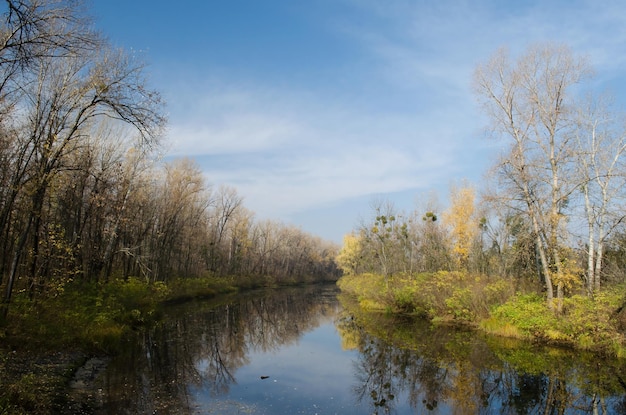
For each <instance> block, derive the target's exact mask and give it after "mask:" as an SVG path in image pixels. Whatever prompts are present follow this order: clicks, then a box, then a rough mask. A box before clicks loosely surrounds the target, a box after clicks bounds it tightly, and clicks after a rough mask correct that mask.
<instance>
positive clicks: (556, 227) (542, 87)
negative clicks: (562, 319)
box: [475, 44, 590, 309]
mask: <svg viewBox="0 0 626 415" xmlns="http://www.w3.org/2000/svg"><path fill="white" fill-rule="evenodd" d="M589 72H590V68H589V66H588V65H587V63H586V61H585V60H584V59H581V58H579V57H576V56H574V55H573V54H572V53H571V51H570V50H569V49H568V48H567V47H565V46H561V45H554V44H538V45H534V46H531V47H530V48H528V50H527V51H526V52H525V53H524V54H523V55H522V56H521V57H519V58H518V59H517V60H516V61H511V60H510V59H509V57H508V54H507V52H506V51H505V50H503V49H502V50H500V51H498V52H497V53H496V54H495V55H494V57H493V58H491V60H490V61H488V62H487V63H485V64H482V65H479V66H478V67H477V69H476V71H475V90H476V93H477V96H478V98H479V100H480V102H481V104H482V106H483V109H484V111H485V113H486V114H487V116H488V117H489V119H490V121H491V124H492V127H493V131H494V133H495V134H496V135H497V136H498V137H500V138H501V139H503V140H505V141H506V142H507V144H508V146H507V152H506V154H505V155H504V156H503V157H502V158H501V159H500V160H499V164H498V171H499V173H500V175H499V178H500V179H501V185H502V191H503V192H506V193H507V194H508V195H509V198H508V200H507V202H508V203H509V204H510V205H512V206H515V207H517V208H518V209H520V210H521V211H523V212H524V214H525V215H526V216H527V217H528V219H529V220H530V222H531V226H532V231H533V236H534V238H535V243H536V248H537V253H538V256H539V259H540V263H541V273H542V276H543V279H544V281H545V288H546V293H547V301H548V304H549V306H550V307H553V306H554V303H553V299H554V297H555V290H556V298H557V305H556V306H557V309H560V307H561V304H562V302H561V300H562V298H563V278H564V272H563V271H564V270H563V268H562V258H561V252H560V249H561V244H562V242H563V239H564V234H563V232H564V225H565V221H564V213H565V211H566V209H567V207H568V201H569V199H570V197H571V195H572V193H573V191H574V189H576V188H577V185H576V184H575V183H572V182H571V181H569V180H568V177H569V176H570V175H571V173H572V171H573V168H574V164H575V160H576V159H575V155H574V153H573V146H572V141H573V140H572V137H573V134H572V133H573V131H574V130H575V125H574V123H573V122H572V119H573V117H572V115H573V114H572V111H573V108H574V104H575V96H574V94H573V89H574V87H575V86H576V85H577V84H578V83H579V82H580V81H581V80H582V79H583V78H584V77H585V76H587V75H588V74H589Z"/></svg>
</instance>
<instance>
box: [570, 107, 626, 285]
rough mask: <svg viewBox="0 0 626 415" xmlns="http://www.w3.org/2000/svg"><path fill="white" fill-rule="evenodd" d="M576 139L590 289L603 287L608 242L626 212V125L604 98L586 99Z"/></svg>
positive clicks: (580, 114)
mask: <svg viewBox="0 0 626 415" xmlns="http://www.w3.org/2000/svg"><path fill="white" fill-rule="evenodd" d="M578 111H579V112H578V114H577V117H576V120H577V122H578V128H577V130H576V134H575V138H576V145H577V147H578V152H577V168H576V174H577V176H576V177H577V180H578V181H579V182H580V190H581V193H582V196H583V201H584V210H585V214H584V217H585V220H586V224H587V241H586V245H587V253H586V254H587V267H586V268H587V270H586V279H587V281H586V282H587V290H588V292H589V293H590V294H591V293H593V292H594V291H597V290H599V289H600V286H601V276H602V267H603V262H604V251H605V245H606V243H607V240H608V238H609V237H610V236H611V233H612V231H613V230H614V229H616V227H617V225H619V224H620V223H621V222H622V221H623V219H624V217H625V215H624V213H623V211H624V206H625V202H626V199H625V198H626V193H625V192H624V188H625V185H626V170H625V167H626V165H625V164H624V159H625V156H626V127H625V126H624V119H623V117H621V116H620V115H619V114H617V113H615V112H614V111H612V110H611V108H610V105H609V104H608V103H607V102H606V101H604V100H593V99H591V98H590V99H589V101H587V102H585V104H584V105H581V106H580V107H579V110H578Z"/></svg>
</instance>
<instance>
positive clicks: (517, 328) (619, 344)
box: [338, 271, 626, 359]
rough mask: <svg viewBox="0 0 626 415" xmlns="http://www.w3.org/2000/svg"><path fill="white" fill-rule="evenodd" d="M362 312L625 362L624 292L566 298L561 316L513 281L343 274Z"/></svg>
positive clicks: (444, 273)
mask: <svg viewBox="0 0 626 415" xmlns="http://www.w3.org/2000/svg"><path fill="white" fill-rule="evenodd" d="M338 285H339V287H340V288H341V290H342V291H343V292H345V293H348V294H350V295H352V296H354V297H355V298H356V299H357V300H358V302H359V304H360V306H361V307H362V308H364V309H366V310H376V311H381V312H386V313H395V314H417V315H420V316H423V317H425V318H428V319H430V320H431V321H432V322H433V323H434V324H455V325H462V326H466V327H471V328H473V329H476V330H482V331H484V332H486V333H488V334H492V335H497V336H503V337H511V338H518V339H524V340H530V341H533V342H540V343H545V344H554V345H559V346H567V347H572V348H578V349H582V350H588V351H591V352H595V353H600V354H603V355H607V356H611V357H615V358H620V359H626V307H625V304H626V289H625V287H623V286H620V287H611V288H604V290H603V291H602V292H600V293H598V294H597V295H595V296H594V297H593V298H590V297H587V296H585V295H571V296H570V297H568V298H566V299H565V300H564V305H563V313H562V314H560V315H557V314H555V313H554V311H552V310H550V309H549V308H548V306H547V303H546V301H545V298H544V297H543V295H542V294H541V293H537V292H534V291H532V290H530V289H528V288H526V287H520V286H515V285H514V283H513V282H512V281H507V280H503V279H489V278H487V277H485V276H481V275H470V274H468V273H465V272H448V271H441V272H434V273H422V274H417V275H395V276H393V277H387V278H385V277H383V276H381V275H376V274H361V275H347V276H344V277H342V278H341V279H340V280H339V282H338Z"/></svg>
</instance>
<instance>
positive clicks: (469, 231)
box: [443, 186, 479, 269]
mask: <svg viewBox="0 0 626 415" xmlns="http://www.w3.org/2000/svg"><path fill="white" fill-rule="evenodd" d="M475 215H476V206H475V203H474V189H472V188H471V187H469V186H464V187H461V188H457V187H452V189H451V190H450V207H449V208H448V210H447V211H446V212H445V213H444V215H443V219H444V221H445V222H446V224H447V225H448V226H449V227H450V229H451V234H452V240H453V248H452V251H453V252H454V254H455V256H456V260H457V262H458V264H459V265H460V267H461V268H463V269H467V265H468V259H469V256H470V251H471V249H472V245H474V244H475V242H476V237H477V236H478V230H479V227H478V225H479V223H478V219H477V218H476V217H475Z"/></svg>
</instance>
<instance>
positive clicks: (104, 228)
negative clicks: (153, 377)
mask: <svg viewBox="0 0 626 415" xmlns="http://www.w3.org/2000/svg"><path fill="white" fill-rule="evenodd" d="M6 6H7V7H6V12H5V13H4V14H3V16H2V25H1V26H0V39H1V42H0V287H1V288H2V305H1V312H0V325H2V326H4V327H5V328H6V330H7V331H6V333H9V334H11V333H14V332H19V330H21V329H22V328H23V324H22V323H24V321H22V320H23V319H24V318H27V317H28V318H31V319H33V320H34V321H33V322H32V323H33V324H35V322H36V321H42V320H41V319H42V316H44V315H47V314H52V316H53V317H51V318H52V319H53V320H54V319H55V318H57V319H58V320H57V321H58V322H59V324H65V325H66V326H68V327H74V328H75V329H76V330H75V331H80V326H77V325H76V324H77V321H72V320H71V319H70V320H67V321H66V320H63V319H62V318H60V317H59V315H57V314H55V313H48V312H49V311H50V310H49V304H52V303H53V304H54V307H57V308H58V307H59V305H60V304H65V305H68V306H69V305H72V304H73V305H76V304H77V302H80V300H79V299H82V298H88V299H91V300H93V301H92V302H91V303H92V304H96V303H97V304H101V307H102V308H103V309H106V310H105V311H103V313H105V312H106V313H108V314H106V315H103V314H100V315H99V317H98V318H96V317H94V315H93V314H90V313H89V312H87V311H85V310H82V311H80V312H76V313H75V315H76V316H79V315H87V316H88V317H90V318H91V319H92V321H93V319H95V320H96V321H103V320H107V318H108V317H113V318H114V319H118V320H119V319H120V316H119V315H118V314H120V313H121V314H124V313H122V311H119V310H118V311H119V313H118V312H113V311H112V310H114V309H115V310H117V309H123V308H124V307H125V306H124V305H120V304H119V303H120V301H121V300H120V301H117V302H116V301H114V300H113V298H114V297H116V296H117V297H119V296H126V297H128V296H129V295H130V294H129V293H131V292H136V294H137V296H138V297H141V298H143V299H144V300H146V301H147V300H148V299H150V298H152V299H163V298H165V299H167V298H172V297H176V296H177V295H180V296H186V295H187V296H188V295H194V291H200V292H202V291H204V293H205V294H206V293H209V291H210V290H209V289H208V288H207V286H210V285H211V284H218V282H219V284H221V285H222V286H226V287H227V288H222V289H232V288H233V287H235V288H236V287H241V286H255V285H273V284H285V283H290V284H293V283H299V282H311V281H317V280H325V279H331V280H336V279H337V277H338V275H339V271H338V268H337V267H336V266H335V262H334V257H335V255H336V253H337V247H336V246H335V245H334V244H332V243H329V242H326V241H323V240H321V239H319V238H317V237H314V236H312V235H309V234H307V233H305V232H303V231H302V230H301V229H299V228H297V227H295V226H291V225H287V224H283V223H281V222H278V221H273V220H257V219H256V218H255V215H254V212H252V211H250V210H248V209H246V207H245V206H244V200H243V198H242V197H241V196H240V195H238V194H237V191H236V189H234V188H230V187H228V186H224V185H218V184H215V185H214V184H210V183H209V182H208V180H207V178H205V177H204V175H203V173H202V171H201V170H200V168H199V167H198V166H197V165H196V164H195V163H194V162H193V161H192V160H188V159H175V160H164V159H163V157H162V156H161V152H162V148H163V137H164V133H165V130H166V128H167V119H166V116H165V103H164V102H163V99H162V97H161V95H160V94H159V92H158V91H156V90H154V89H152V87H151V86H150V85H149V83H148V81H147V70H146V65H145V64H144V63H143V61H142V59H141V56H140V54H139V53H136V52H132V51H126V50H120V49H119V48H116V47H114V46H112V45H111V44H110V43H109V42H108V41H107V40H106V39H105V37H104V36H103V35H101V34H100V33H98V32H97V31H96V30H95V29H94V28H93V23H92V21H91V20H90V19H89V16H88V15H87V14H86V13H85V10H84V7H83V6H82V5H81V4H80V2H74V1H63V0H29V1H17V0H16V1H14V0H8V1H6ZM115 287H117V288H115ZM228 287H230V288H228ZM116 289H118V291H115V290H116ZM107 290H108V291H107ZM133 290H135V291H133ZM113 291H115V292H116V294H113ZM104 292H108V294H106V295H105V294H103V293H104ZM71 295H74V296H76V298H74V299H72V300H68V298H69V297H68V296H71ZM103 295H105V296H106V297H107V299H103V298H102V296H103ZM94 296H95V297H94ZM96 297H97V298H96ZM62 299H65V300H62ZM118 300H119V298H118ZM55 301H56V303H55ZM107 301H108V303H107ZM112 302H113V303H115V305H112ZM139 302H140V303H141V301H139ZM127 303H128V304H127V305H128V307H129V308H130V310H126V311H129V312H130V311H134V314H133V313H131V314H128V315H129V316H133V315H134V316H137V315H138V314H137V313H138V312H139V313H140V314H141V307H140V306H139V305H136V304H134V305H133V304H132V301H130V300H129V301H127ZM107 304H108V305H107ZM92 308H93V307H92ZM46 310H47V311H46ZM107 310H108V311H107ZM116 313H117V314H116ZM76 316H75V317H76ZM77 318H78V317H76V318H75V319H74V320H77ZM129 318H130V317H129ZM122 320H123V319H122ZM135 320H137V319H135ZM43 321H47V319H43ZM49 323H50V321H47V323H40V326H39V328H37V329H36V331H37V330H38V331H39V332H40V334H45V333H46V331H45V329H43V328H42V327H41V326H43V325H45V324H49ZM85 324H89V323H85ZM91 325H92V326H93V323H92V324H91ZM77 327H78V328H77ZM6 333H5V335H7V334H6ZM9 337H10V336H9ZM41 337H47V336H45V335H44V336H41V335H39V336H37V338H41Z"/></svg>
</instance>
